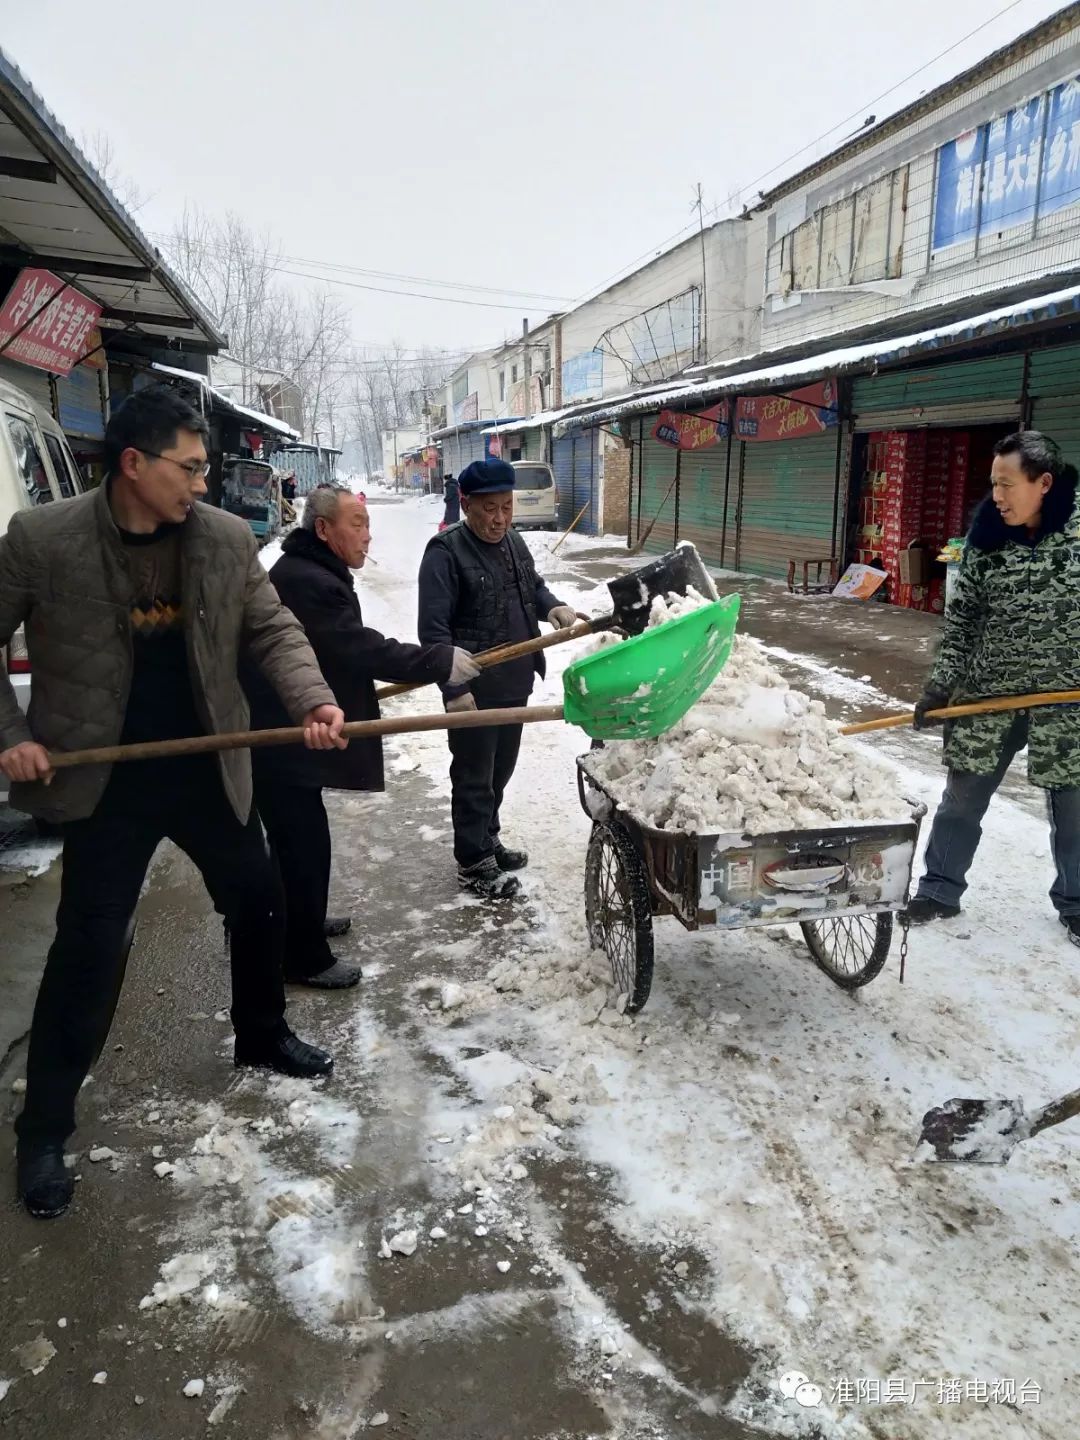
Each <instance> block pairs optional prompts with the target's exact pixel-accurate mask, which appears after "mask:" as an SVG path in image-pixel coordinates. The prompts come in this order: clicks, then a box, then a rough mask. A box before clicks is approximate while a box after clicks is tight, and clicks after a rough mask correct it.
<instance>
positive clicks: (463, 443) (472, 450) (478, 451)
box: [458, 430, 487, 470]
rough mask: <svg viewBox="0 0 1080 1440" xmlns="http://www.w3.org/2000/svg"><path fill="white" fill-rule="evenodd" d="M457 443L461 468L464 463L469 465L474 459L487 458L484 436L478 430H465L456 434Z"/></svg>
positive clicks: (463, 467) (463, 466)
mask: <svg viewBox="0 0 1080 1440" xmlns="http://www.w3.org/2000/svg"><path fill="white" fill-rule="evenodd" d="M458 444H459V449H460V451H461V468H462V470H464V469H465V466H466V465H471V464H472V462H473V461H474V460H486V459H487V455H486V452H485V448H484V437H483V435H481V434H480V431H479V430H466V431H465V433H464V434H463V435H459V436H458Z"/></svg>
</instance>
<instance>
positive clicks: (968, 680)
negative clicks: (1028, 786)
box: [927, 482, 1080, 789]
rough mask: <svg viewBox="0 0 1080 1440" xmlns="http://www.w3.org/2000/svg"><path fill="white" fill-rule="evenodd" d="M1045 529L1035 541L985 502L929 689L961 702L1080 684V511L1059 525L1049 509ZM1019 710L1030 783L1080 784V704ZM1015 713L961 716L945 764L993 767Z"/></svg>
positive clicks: (988, 770)
mask: <svg viewBox="0 0 1080 1440" xmlns="http://www.w3.org/2000/svg"><path fill="white" fill-rule="evenodd" d="M1059 483H1060V482H1059ZM1069 498H1070V499H1071V495H1070V497H1069ZM1044 527H1045V528H1044V529H1043V531H1042V532H1041V533H1040V534H1039V536H1038V537H1037V538H1036V540H1035V542H1034V543H1031V541H1030V540H1028V539H1027V538H1026V537H1025V536H1024V534H1023V532H1021V535H1020V536H1019V537H1018V536H1017V534H1016V532H1015V531H1013V530H1010V529H1009V528H1008V527H1006V526H1005V525H1004V523H1003V522H1002V521H1001V519H1000V517H999V515H998V512H997V510H996V509H995V508H994V507H993V505H992V504H991V502H990V501H989V500H987V501H984V503H983V505H982V506H981V507H980V509H979V512H978V513H977V515H976V517H975V521H974V523H973V524H972V527H971V533H970V534H969V536H968V543H967V545H966V546H965V549H964V557H963V560H962V562H961V565H960V573H959V575H958V576H957V579H956V588H955V591H954V593H953V595H952V598H951V600H950V602H949V608H948V611H947V613H946V617H945V628H944V632H943V634H942V638H941V644H940V646H939V649H938V653H937V657H936V659H935V661H934V665H933V668H932V670H931V672H930V679H929V681H928V686H927V688H928V689H933V690H941V691H943V692H945V693H946V694H948V695H949V697H950V699H951V700H952V701H953V702H954V703H957V704H959V703H962V702H963V701H966V700H986V699H989V698H990V697H991V696H994V695H1027V694H1032V693H1034V692H1036V691H1039V690H1080V509H1071V513H1069V515H1068V517H1067V518H1063V519H1061V520H1060V522H1059V523H1058V524H1057V526H1056V527H1054V524H1053V520H1052V519H1051V520H1050V521H1049V522H1048V521H1047V520H1046V517H1045V515H1044ZM1020 713H1021V714H1026V715H1027V716H1028V723H1029V731H1028V778H1029V779H1030V780H1031V782H1032V783H1033V784H1035V785H1041V786H1044V787H1049V788H1054V789H1056V788H1058V787H1064V786H1080V706H1077V705H1061V706H1052V707H1047V708H1045V709H1035V710H1032V711H1030V712H1026V711H1022V712H1020ZM1013 719H1014V715H1013V714H1009V713H1004V714H1000V715H969V716H965V717H964V718H963V719H960V720H954V721H952V722H951V723H950V724H949V725H948V726H947V727H946V733H945V757H944V758H945V763H946V764H947V765H948V766H950V768H952V769H954V770H962V771H966V772H968V773H969V774H974V775H989V774H992V773H993V771H994V769H995V767H996V766H997V763H998V759H999V757H1000V755H1001V750H1002V745H1003V743H1004V740H1005V737H1006V735H1007V734H1008V731H1009V727H1010V726H1011V725H1012V723H1013Z"/></svg>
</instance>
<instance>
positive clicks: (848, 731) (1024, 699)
mask: <svg viewBox="0 0 1080 1440" xmlns="http://www.w3.org/2000/svg"><path fill="white" fill-rule="evenodd" d="M1078 703H1080V690H1045V691H1042V692H1041V693H1040V694H1038V695H999V696H998V697H997V698H996V699H994V700H972V701H971V702H970V703H969V704H966V705H949V706H947V707H946V708H945V709H944V710H927V712H926V718H927V719H928V720H954V719H957V718H959V717H960V716H961V715H990V714H992V713H994V712H995V711H1002V710H1034V709H1036V708H1037V707H1038V706H1040V705H1075V704H1078ZM914 720H915V712H914V711H913V710H905V711H904V713H903V714H902V715H883V716H882V717H881V719H879V720H861V721H859V723H858V724H857V725H844V726H842V727H841V729H840V734H841V735H867V734H869V733H870V731H871V730H895V729H897V728H898V727H899V726H901V725H911V724H913V723H914Z"/></svg>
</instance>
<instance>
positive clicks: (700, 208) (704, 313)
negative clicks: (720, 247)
mask: <svg viewBox="0 0 1080 1440" xmlns="http://www.w3.org/2000/svg"><path fill="white" fill-rule="evenodd" d="M694 208H695V209H696V210H697V213H698V233H699V234H700V236H701V359H702V362H703V363H704V362H707V361H708V359H709V291H708V281H707V278H706V273H705V200H704V197H703V196H702V193H701V181H700V180H699V181H698V184H697V198H696V200H695V201H694Z"/></svg>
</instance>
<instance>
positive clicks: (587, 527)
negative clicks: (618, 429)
mask: <svg viewBox="0 0 1080 1440" xmlns="http://www.w3.org/2000/svg"><path fill="white" fill-rule="evenodd" d="M597 438H598V437H597V432H596V431H595V430H578V431H575V433H574V436H573V441H574V454H573V500H572V502H571V505H570V511H571V514H570V520H573V519H574V516H575V515H577V514H578V512H579V511H582V510H583V511H584V512H585V513H584V514H583V515H582V517H581V519H580V520H579V521H578V522H577V525H576V526H575V527H574V528H575V529H576V530H577V532H578V534H580V535H595V534H596V516H597V512H598V509H599V506H598V501H599V498H600V497H599V494H598V493H597V492H598V489H599V481H598V479H597V474H596V468H597V467H596V441H597ZM570 520H568V521H567V522H566V523H567V524H569V523H570Z"/></svg>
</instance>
